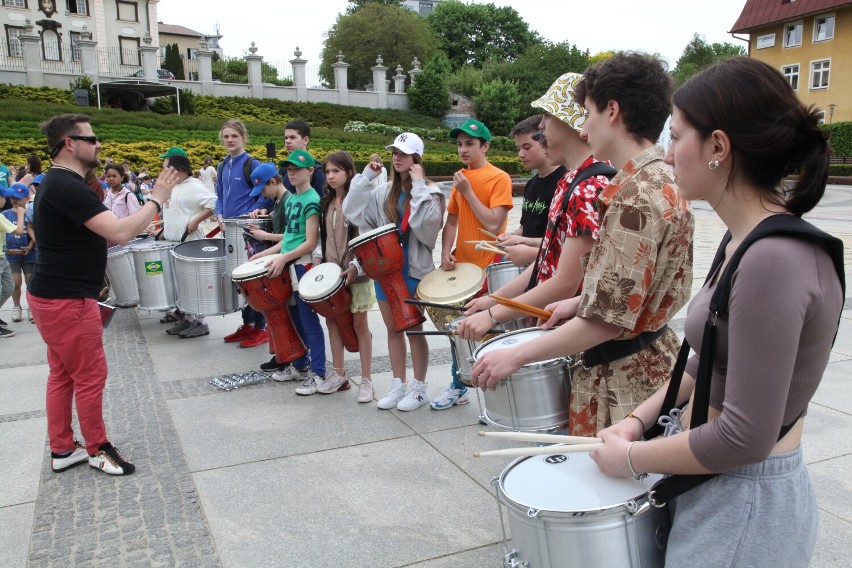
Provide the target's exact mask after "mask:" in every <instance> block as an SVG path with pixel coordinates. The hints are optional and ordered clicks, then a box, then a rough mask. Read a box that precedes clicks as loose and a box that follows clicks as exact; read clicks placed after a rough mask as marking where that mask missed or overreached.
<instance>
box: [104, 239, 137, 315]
mask: <svg viewBox="0 0 852 568" xmlns="http://www.w3.org/2000/svg"><path fill="white" fill-rule="evenodd" d="M106 275H107V278H108V279H109V296H110V300H112V303H113V304H115V305H116V306H120V307H122V308H125V307H129V306H135V305H136V304H138V303H139V287H138V286H137V285H136V268H135V267H134V266H133V257H132V256H131V254H130V247H129V245H115V246H112V247H109V248H108V249H107V265H106Z"/></svg>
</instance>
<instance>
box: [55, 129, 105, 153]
mask: <svg viewBox="0 0 852 568" xmlns="http://www.w3.org/2000/svg"><path fill="white" fill-rule="evenodd" d="M69 138H70V139H71V140H82V141H83V142H88V143H89V144H91V145H93V146H94V145H95V144H97V143H98V137H97V136H80V135H79V134H69V135H68V136H66V137H65V138H63V139H62V140H61V141H60V142H59V143H58V144H57V145H56V147H54V148H53V151H52V152H51V153H50V157H51V158H55V157H56V155H57V154H58V153H59V151H60V150H61V149H62V147H63V146H64V145H65V141H66V140H68V139H69Z"/></svg>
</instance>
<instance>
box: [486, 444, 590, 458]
mask: <svg viewBox="0 0 852 568" xmlns="http://www.w3.org/2000/svg"><path fill="white" fill-rule="evenodd" d="M602 447H603V444H577V445H576V446H566V445H564V444H554V445H553V446H528V447H526V448H506V449H503V450H491V451H488V452H473V457H475V458H486V457H492V458H500V457H515V456H547V455H553V454H576V453H579V452H593V451H595V450H599V449H601V448H602Z"/></svg>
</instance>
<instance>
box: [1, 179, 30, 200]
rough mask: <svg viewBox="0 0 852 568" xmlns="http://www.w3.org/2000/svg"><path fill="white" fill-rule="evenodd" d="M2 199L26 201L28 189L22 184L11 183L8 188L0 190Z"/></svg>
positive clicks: (28, 194)
mask: <svg viewBox="0 0 852 568" xmlns="http://www.w3.org/2000/svg"><path fill="white" fill-rule="evenodd" d="M0 191H2V194H3V197H15V198H17V199H26V198H27V197H29V196H30V188H28V187H27V186H25V185H24V184H22V183H13V184H12V185H10V186H9V187H4V188H2V189H0Z"/></svg>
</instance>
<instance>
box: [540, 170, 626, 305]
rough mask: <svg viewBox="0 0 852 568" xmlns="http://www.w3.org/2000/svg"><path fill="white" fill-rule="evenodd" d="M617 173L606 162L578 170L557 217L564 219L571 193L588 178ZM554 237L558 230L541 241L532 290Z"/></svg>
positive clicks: (612, 175)
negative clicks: (549, 238)
mask: <svg viewBox="0 0 852 568" xmlns="http://www.w3.org/2000/svg"><path fill="white" fill-rule="evenodd" d="M616 173H618V170H616V169H615V168H614V167H612V166H610V165H609V164H607V163H606V162H595V163H593V164H590V165H589V167H587V168H585V169H583V170H581V171H580V172H578V174H579V175H577V176H575V177H574V179H573V180H571V184H570V185H569V186H568V190H567V191H566V192H565V195H563V196H562V203H561V204H560V206H559V216H558V217H557V219H562V217H563V216H564V215H565V212H566V211H567V210H568V203H569V202H570V201H571V195H573V194H574V190H575V189H577V186H579V185H580V184H581V183H583V182H584V181H586V180H587V179H590V178H594V177H597V176H606V178H607V179H610V180H611V179H612V178H613V177H614V176H615V174H616ZM557 222H558V220H557ZM548 228H550V227H548ZM553 239H556V231H551V240H550V241H549V242H546V243H545V242H542V243H541V245H542V246H541V247H539V249H538V254H537V255H536V259H535V264H534V265H533V270H532V274H530V281H529V283H528V284H527V290H532V289H533V288H534V287H535V286H536V284H537V282H536V280H537V279H538V269H539V267H540V266H541V263H542V262H544V258H545V257H546V256H547V253H548V252H549V251H550V247H551V246H552V245H553Z"/></svg>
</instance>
